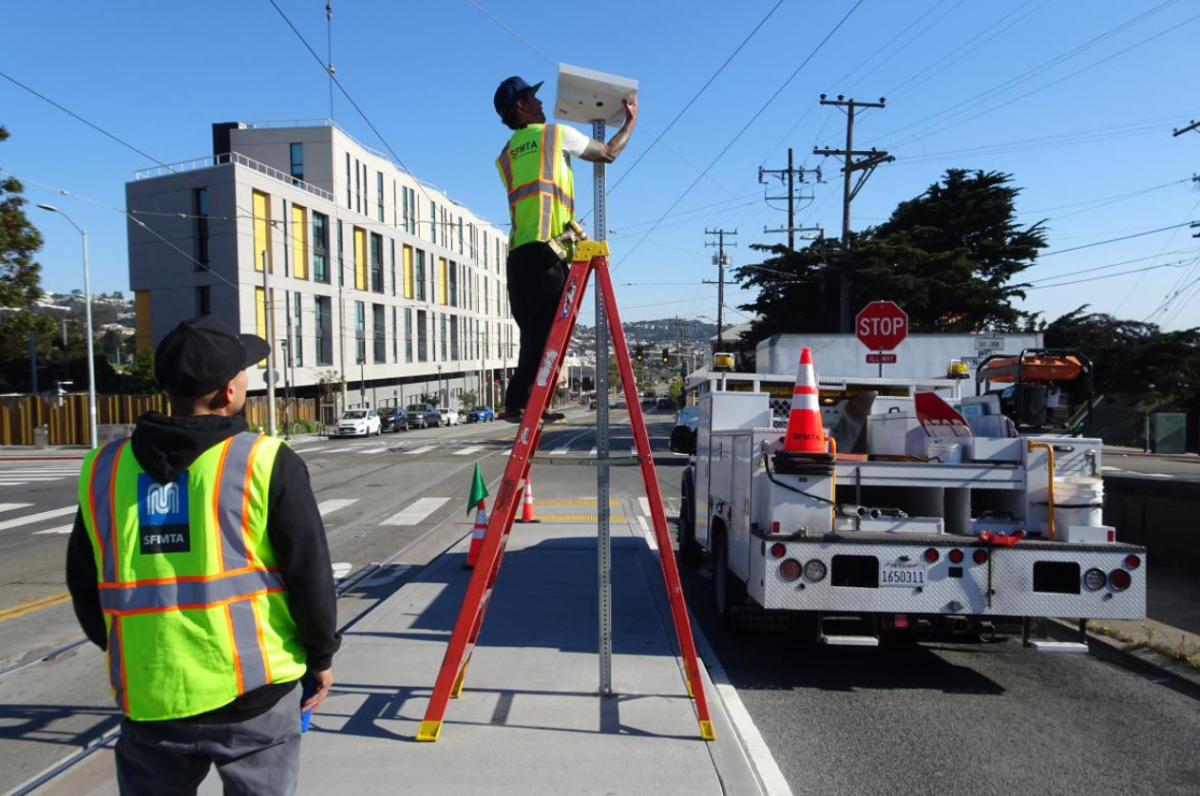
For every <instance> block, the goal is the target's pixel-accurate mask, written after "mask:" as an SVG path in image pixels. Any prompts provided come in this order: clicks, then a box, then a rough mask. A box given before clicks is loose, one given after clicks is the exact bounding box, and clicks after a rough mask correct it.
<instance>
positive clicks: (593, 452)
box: [588, 448, 596, 456]
mask: <svg viewBox="0 0 1200 796" xmlns="http://www.w3.org/2000/svg"><path fill="white" fill-rule="evenodd" d="M588 455H589V456H595V455H596V449H595V448H592V449H591V450H590V451H588Z"/></svg>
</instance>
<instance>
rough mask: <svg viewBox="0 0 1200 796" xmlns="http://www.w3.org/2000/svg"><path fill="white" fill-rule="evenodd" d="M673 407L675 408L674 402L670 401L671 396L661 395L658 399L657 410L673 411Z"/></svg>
mask: <svg viewBox="0 0 1200 796" xmlns="http://www.w3.org/2000/svg"><path fill="white" fill-rule="evenodd" d="M674 407H675V402H674V401H672V400H671V396H669V395H663V396H661V397H660V398H659V399H658V408H659V409H673V408H674Z"/></svg>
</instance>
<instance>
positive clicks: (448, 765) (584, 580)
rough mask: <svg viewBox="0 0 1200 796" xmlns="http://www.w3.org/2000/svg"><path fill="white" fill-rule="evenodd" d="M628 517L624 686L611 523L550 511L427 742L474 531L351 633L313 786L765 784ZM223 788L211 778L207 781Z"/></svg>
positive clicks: (620, 565)
mask: <svg viewBox="0 0 1200 796" xmlns="http://www.w3.org/2000/svg"><path fill="white" fill-rule="evenodd" d="M574 510H576V511H577V510H578V509H574ZM618 513H623V514H626V515H627V516H628V520H626V521H624V522H622V521H616V520H614V522H613V557H612V561H613V573H612V580H613V628H614V631H613V646H614V655H613V682H614V686H615V690H616V692H617V696H615V697H612V698H608V699H601V698H600V697H598V696H597V693H596V691H597V684H598V672H599V665H598V658H597V656H596V654H595V650H596V647H597V632H598V631H597V616H596V614H597V610H596V594H597V591H596V584H597V573H596V541H595V525H594V521H591V522H586V521H580V522H561V521H560V522H553V521H552V520H553V517H552V516H548V515H543V517H542V522H541V523H540V524H538V525H517V526H515V528H514V531H513V535H512V539H511V542H510V544H509V547H508V551H507V553H506V555H505V558H504V566H503V569H502V570H501V574H500V577H499V579H498V582H497V588H496V591H495V596H494V598H493V601H492V603H491V606H490V609H489V610H488V614H487V621H486V623H485V625H484V629H483V633H482V635H481V637H480V640H479V646H478V647H477V649H476V651H475V655H474V658H473V659H472V662H471V666H470V670H469V672H468V676H467V680H466V687H465V689H464V690H463V693H462V696H461V697H460V698H459V699H455V700H451V702H450V705H449V708H448V710H447V712H446V717H445V724H444V725H443V729H442V735H441V739H440V740H439V741H437V742H436V743H417V742H415V741H414V736H415V735H416V732H417V729H418V726H419V725H420V722H421V719H422V717H423V715H424V711H425V707H426V704H427V703H428V697H429V693H430V691H431V689H432V685H433V682H434V679H435V678H436V676H437V672H438V668H439V666H440V664H441V660H442V655H443V652H444V650H445V644H446V642H447V641H448V639H449V634H450V631H451V629H452V627H453V623H454V620H455V618H456V615H457V612H458V608H459V605H460V601H461V598H462V595H463V593H464V591H465V590H466V584H467V580H468V577H469V573H468V572H466V571H465V570H463V568H462V562H463V559H464V557H465V552H466V543H467V540H466V539H464V540H463V541H462V542H460V543H459V544H458V545H456V546H455V547H454V548H453V549H452V550H451V551H450V552H448V553H446V554H444V555H443V556H441V557H440V558H439V559H437V560H436V561H435V562H434V563H432V564H431V565H430V566H429V567H428V568H427V569H426V570H425V571H424V572H423V573H422V574H421V575H420V576H419V577H418V578H417V579H416V580H414V581H413V582H411V583H409V584H407V585H406V586H404V587H403V588H401V589H400V590H399V591H397V592H396V593H395V594H393V595H391V596H390V597H389V598H388V599H386V600H385V601H384V602H382V603H380V604H379V605H378V606H376V608H375V609H374V610H372V611H371V612H369V613H368V614H366V615H364V616H363V617H361V618H360V619H359V620H358V621H357V622H356V623H354V624H353V625H352V626H351V627H349V628H347V630H346V631H345V634H344V642H343V646H342V650H341V652H340V653H339V654H338V656H337V660H336V662H335V670H336V674H337V683H336V685H335V686H334V690H333V692H332V694H331V695H330V697H329V698H328V699H327V700H326V702H325V704H324V705H323V706H322V708H321V710H320V712H319V713H318V714H317V715H316V716H315V717H314V718H313V728H312V729H311V730H310V731H309V733H308V735H307V736H306V737H305V740H304V744H303V752H302V754H303V762H302V767H301V776H300V788H299V791H298V793H299V794H311V795H312V796H317V795H318V794H319V795H320V796H328V794H335V793H339V792H343V791H345V790H346V789H348V788H349V789H351V790H353V792H354V793H356V794H376V793H378V794H383V793H388V794H393V793H422V794H429V793H453V794H497V793H514V794H517V793H519V794H522V796H539V795H541V794H545V796H560V795H561V794H566V793H570V794H618V795H623V794H648V793H653V794H656V796H669V795H670V794H680V795H681V796H682V795H684V794H686V796H707V795H708V794H711V795H712V796H718V795H719V794H761V793H763V789H762V787H761V785H760V783H759V780H758V778H757V776H756V774H755V771H756V769H755V767H754V766H753V765H752V764H751V762H750V760H749V759H748V758H747V755H746V753H745V751H744V750H743V747H742V745H741V743H740V742H739V736H738V734H737V732H736V731H735V729H734V728H733V726H732V725H731V722H730V719H729V717H728V714H727V712H726V709H725V707H724V705H723V703H722V700H721V698H720V696H719V692H718V690H717V689H716V688H714V687H713V685H712V683H711V680H709V679H708V677H707V672H706V682H707V688H706V692H707V694H708V698H709V705H710V709H711V712H712V714H713V715H712V718H713V723H714V727H715V730H716V735H717V740H716V741H715V742H712V743H706V742H704V741H702V740H700V737H699V727H698V724H697V720H696V714H695V709H694V707H693V704H692V702H691V700H690V699H689V698H688V696H687V693H686V690H685V686H684V683H683V679H682V676H681V674H680V669H679V664H678V662H677V659H676V657H675V652H674V631H673V630H672V628H671V625H670V614H669V609H668V606H667V603H666V599H665V591H664V589H663V585H662V575H661V570H660V569H659V565H658V562H657V560H656V558H655V556H656V552H655V551H653V550H652V549H651V548H650V546H649V544H648V543H647V538H646V537H645V536H644V535H643V533H642V531H641V529H640V528H639V527H638V526H637V524H636V523H633V522H630V521H629V520H632V519H634V518H633V517H632V516H629V515H631V514H632V512H626V511H622V510H620V509H616V508H614V514H618ZM364 587H367V588H369V587H370V584H369V583H368V584H364ZM700 643H701V646H702V648H703V647H704V646H706V645H704V644H703V642H700ZM722 691H725V692H728V691H729V689H728V687H724V688H723V689H722ZM733 698H734V699H736V697H733ZM739 708H740V704H739V705H736V706H735V708H734V709H735V710H737V709H739ZM767 765H768V766H769V767H768V768H766V769H765V770H767V771H770V768H773V767H774V762H773V761H770V763H769V764H767ZM111 772H112V759H111V753H109V752H107V751H105V752H102V753H99V754H96V755H93V756H92V758H90V759H89V760H88V761H87V763H86V764H84V765H81V766H79V767H77V769H76V770H73V771H72V772H70V773H69V774H67V775H66V776H63V777H61V778H59V779H58V780H56V781H55V782H54V783H51V784H50V785H48V786H47V787H45V788H43V789H42V790H39V791H37V793H39V794H51V793H54V794H66V793H76V794H78V793H88V794H96V795H97V796H98V795H99V794H110V793H115V791H116V789H115V783H113V782H112V781H111V779H112V773H111ZM774 773H775V774H776V775H777V773H778V772H777V769H775V772H774ZM768 776H769V774H768ZM101 777H102V778H105V779H107V780H108V782H107V783H104V784H101V783H100V782H97V779H98V778H101ZM220 792H221V786H220V782H219V780H218V779H217V777H216V776H215V774H212V775H210V776H209V778H208V779H207V780H206V781H205V783H204V785H203V786H202V788H201V793H203V794H219V793H220Z"/></svg>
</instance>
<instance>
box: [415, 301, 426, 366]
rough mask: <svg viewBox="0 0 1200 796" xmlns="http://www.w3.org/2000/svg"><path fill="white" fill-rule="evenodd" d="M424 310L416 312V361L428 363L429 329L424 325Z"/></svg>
mask: <svg viewBox="0 0 1200 796" xmlns="http://www.w3.org/2000/svg"><path fill="white" fill-rule="evenodd" d="M426 315H428V313H427V312H425V310H417V361H418V362H428V361H429V327H428V326H427V325H426V324H427V321H426V319H425V316H426Z"/></svg>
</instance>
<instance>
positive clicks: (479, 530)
mask: <svg viewBox="0 0 1200 796" xmlns="http://www.w3.org/2000/svg"><path fill="white" fill-rule="evenodd" d="M487 526H488V518H487V507H486V506H485V505H484V502H483V501H482V500H481V501H479V508H478V509H477V510H476V511H475V527H474V528H473V529H472V530H471V548H470V549H469V550H467V562H466V563H465V564H463V569H473V568H474V567H475V562H476V561H478V560H479V552H480V551H481V550H483V535H484V534H485V533H487Z"/></svg>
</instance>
